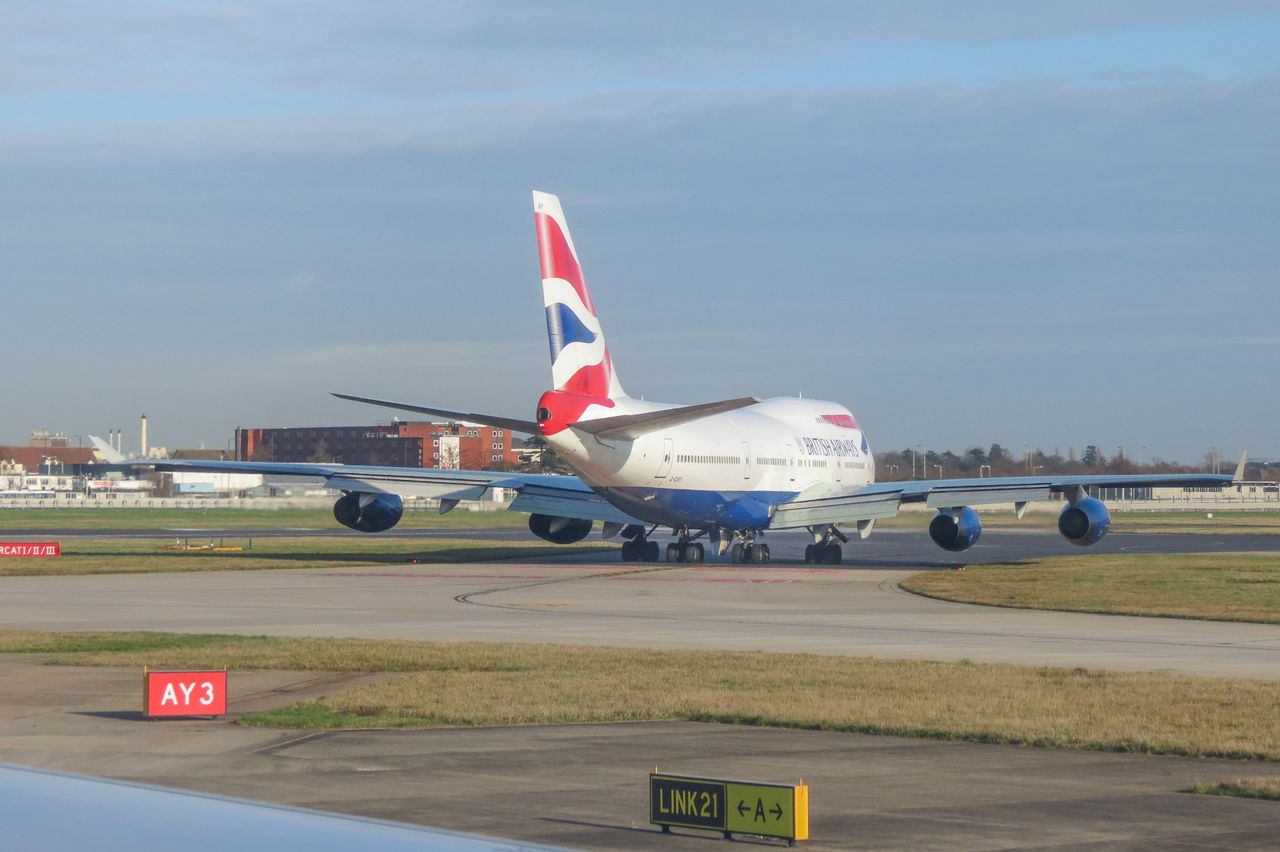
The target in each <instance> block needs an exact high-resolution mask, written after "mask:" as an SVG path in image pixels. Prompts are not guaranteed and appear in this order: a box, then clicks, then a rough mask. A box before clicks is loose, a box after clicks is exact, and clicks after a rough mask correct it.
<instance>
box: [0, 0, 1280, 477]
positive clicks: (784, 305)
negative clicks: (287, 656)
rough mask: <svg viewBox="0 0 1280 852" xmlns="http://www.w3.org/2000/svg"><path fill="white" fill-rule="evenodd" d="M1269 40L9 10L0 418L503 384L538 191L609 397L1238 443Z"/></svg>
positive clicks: (45, 423)
mask: <svg viewBox="0 0 1280 852" xmlns="http://www.w3.org/2000/svg"><path fill="white" fill-rule="evenodd" d="M690 7H692V8H690ZM1276 44H1280V3H1234V2H1217V3H1190V2H1176V1H1175V2H1147V3H1127V4H1126V3H1102V2H1087V0H1084V2H1074V3H1034V4H1029V3H1017V2H1009V3H980V2H979V3H970V4H963V5H958V4H953V3H943V2H918V3H899V4H849V3H834V2H833V3H814V4H799V5H791V6H787V7H786V8H785V9H783V8H781V7H778V6H777V5H776V4H752V3H708V4H676V3H655V4H648V5H647V6H646V7H645V12H644V14H643V15H638V14H629V13H625V12H622V11H620V10H617V9H615V8H613V7H611V6H609V5H607V4H598V5H596V6H591V7H588V8H585V9H584V8H578V7H577V6H576V4H558V3H539V4H510V5H486V6H478V5H475V4H464V3H388V4H377V6H376V7H374V8H371V9H365V8H360V7H358V6H352V5H351V4H339V3H329V4H327V3H319V2H318V3H269V2H268V3H254V4H247V5H241V6H237V5H234V4H222V3H207V4H199V3H192V4H187V3H171V2H154V3H138V2H134V3H128V2H126V3H121V4H114V5H111V6H109V7H107V6H101V5H100V4H95V3H76V2H70V3H63V4H57V5H56V6H53V5H50V4H44V5H40V6H30V7H20V8H17V9H12V10H9V12H8V13H7V19H6V27H5V28H4V29H3V31H0V49H2V50H3V51H4V55H5V57H6V60H7V61H6V63H5V64H4V66H3V67H0V119H2V121H3V127H4V132H3V134H0V149H2V150H0V154H2V155H3V160H0V162H3V163H4V165H3V166H2V167H0V188H2V189H3V191H2V192H0V206H2V209H3V221H4V222H5V227H4V228H3V229H0V256H2V257H3V258H4V260H5V263H4V269H5V281H4V287H3V291H2V292H3V299H4V304H5V308H6V310H5V315H6V317H8V318H10V322H9V323H7V324H6V325H7V329H6V332H5V338H4V339H5V341H6V348H7V349H8V351H9V352H10V353H11V354H10V357H9V359H8V363H9V364H10V369H11V371H12V372H11V375H12V376H13V380H12V383H11V384H9V388H10V390H11V392H12V391H15V390H16V391H18V392H19V396H20V399H21V403H20V404H9V405H5V406H3V407H0V441H20V440H22V439H23V438H24V437H25V435H26V434H27V433H28V432H29V431H30V430H32V429H36V428H48V429H61V430H64V431H67V432H70V433H79V434H85V433H89V432H93V433H105V432H106V431H107V429H109V428H112V427H124V428H125V429H127V430H128V431H129V433H130V434H132V433H133V432H134V431H135V423H136V419H137V416H138V414H139V413H141V412H142V411H146V412H147V413H148V415H149V416H150V419H151V423H152V429H151V434H152V438H153V441H154V442H157V443H160V444H163V445H166V446H169V447H176V446H193V445H199V444H200V443H202V442H203V443H205V444H207V445H209V446H222V445H225V443H226V441H227V439H228V437H229V436H230V433H231V430H232V429H233V428H234V427H235V426H236V425H310V424H322V423H358V422H372V421H373V420H376V419H377V418H380V417H381V416H382V415H381V413H380V412H377V411H371V410H366V409H362V408H361V407H358V406H355V405H353V404H351V403H346V402H341V401H338V400H332V399H330V398H329V397H328V396H327V395H326V392H327V391H329V390H339V391H345V392H353V393H361V394H364V393H367V394H369V395H372V396H384V397H392V398H398V399H405V400H408V401H419V402H424V403H433V404H441V405H456V406H458V407H460V408H470V409H472V410H482V411H493V412H495V413H503V414H514V415H523V414H526V413H527V412H528V410H529V409H530V407H531V406H532V405H533V404H534V402H535V400H536V398H537V395H538V393H539V392H540V391H541V390H542V389H543V388H544V387H545V386H546V384H547V382H548V379H549V369H548V364H547V357H546V343H545V330H544V328H543V325H542V311H541V302H540V294H539V291H538V280H537V263H536V255H535V252H534V242H533V229H532V223H531V215H530V202H529V195H528V191H529V190H530V189H532V188H538V189H543V190H546V191H552V192H557V193H559V194H560V195H561V197H562V199H563V201H564V205H565V209H566V213H567V215H568V219H569V222H570V225H571V227H572V229H573V232H574V237H575V241H576V242H577V245H578V248H579V251H580V252H581V254H582V256H583V263H584V269H585V271H586V274H587V278H588V281H589V282H590V284H591V287H592V291H593V295H594V296H595V301H596V304H597V307H598V308H599V309H600V311H601V314H602V319H603V322H604V326H605V329H606V332H607V334H608V338H609V343H610V347H611V349H612V352H613V356H614V361H615V364H616V366H617V368H618V371H619V375H620V376H621V378H622V380H623V382H624V383H625V385H626V387H627V389H628V390H629V391H630V392H632V393H634V394H637V395H641V394H643V395H645V396H646V397H648V398H650V399H664V400H670V401H673V402H696V401H704V400H709V399H714V398H721V397H731V396H737V395H741V394H744V393H755V394H757V395H762V396H770V395H783V394H794V393H799V392H803V393H804V394H805V395H806V396H820V397H826V398H829V399H834V400H837V401H840V402H842V403H845V404H847V405H848V406H849V407H850V408H852V409H853V411H854V412H855V413H856V414H857V415H858V416H859V419H860V420H861V421H862V423H863V425H864V427H865V428H866V429H867V430H868V432H869V435H870V438H871V441H872V444H873V446H875V447H877V448H880V449H888V448H900V447H905V446H908V445H914V444H925V445H927V446H930V447H938V448H942V447H946V448H952V449H957V450H959V449H963V448H964V447H965V446H968V445H971V444H975V443H982V444H986V443H989V442H991V441H993V440H994V441H999V442H1001V443H1003V444H1005V445H1007V446H1012V447H1014V448H1021V447H1022V446H1023V445H1024V444H1026V443H1032V444H1035V445H1039V446H1041V447H1043V448H1045V449H1046V450H1051V449H1053V448H1055V447H1056V448H1059V449H1061V450H1062V451H1063V452H1064V453H1065V452H1066V450H1067V448H1068V447H1075V448H1076V449H1077V450H1079V449H1080V448H1081V447H1083V446H1084V445H1085V444H1089V443H1093V444H1098V445H1100V446H1102V447H1103V448H1104V451H1107V452H1109V453H1110V452H1114V451H1115V447H1116V446H1118V445H1124V446H1125V447H1126V448H1127V449H1128V451H1129V454H1130V455H1134V452H1133V450H1134V448H1136V447H1139V446H1146V447H1147V450H1146V452H1145V457H1146V458H1153V457H1157V456H1163V457H1165V458H1168V459H1181V460H1185V461H1198V460H1199V459H1200V457H1201V456H1202V455H1203V454H1204V453H1205V451H1206V450H1207V449H1208V448H1209V447H1210V446H1217V447H1221V448H1223V449H1224V451H1228V452H1230V451H1231V450H1234V449H1238V448H1240V447H1245V446H1247V447H1248V448H1249V449H1250V450H1251V451H1252V452H1253V453H1255V454H1257V455H1270V456H1278V455H1280V439H1278V436H1277V430H1276V428H1275V424H1276V423H1277V421H1278V420H1280V417H1278V415H1280V403H1278V402H1277V400H1276V394H1275V392H1274V390H1273V388H1272V385H1273V384H1274V378H1273V377H1274V374H1275V372H1276V368H1277V367H1278V366H1280V329H1277V326H1276V316H1277V310H1276V309H1277V308H1280V286H1278V285H1280V281H1278V280H1277V270H1280V241H1277V239H1276V235H1277V233H1280V227H1278V226H1280V194H1277V192H1276V189H1275V188H1276V187H1277V186H1280V174H1278V172H1280V169H1278V166H1280V53H1277V52H1276V50H1275V48H1274V45H1276ZM13 318H21V320H20V321H19V322H13V321H12V320H13ZM10 398H11V399H16V398H19V397H18V396H11V397H10ZM135 440H136V439H135Z"/></svg>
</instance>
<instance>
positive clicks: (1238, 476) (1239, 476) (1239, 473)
mask: <svg viewBox="0 0 1280 852" xmlns="http://www.w3.org/2000/svg"><path fill="white" fill-rule="evenodd" d="M1248 463H1249V451H1248V450H1241V451H1240V462H1239V463H1238V464H1237V465H1236V473H1235V476H1233V477H1231V481H1232V482H1244V469H1245V465H1247V464H1248Z"/></svg>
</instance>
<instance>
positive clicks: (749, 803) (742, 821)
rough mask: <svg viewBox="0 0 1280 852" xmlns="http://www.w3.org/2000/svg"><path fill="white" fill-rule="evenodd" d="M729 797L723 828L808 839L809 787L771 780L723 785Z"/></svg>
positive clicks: (746, 832)
mask: <svg viewBox="0 0 1280 852" xmlns="http://www.w3.org/2000/svg"><path fill="white" fill-rule="evenodd" d="M725 787H726V794H727V795H728V798H729V811H728V814H727V817H728V820H727V821H726V823H725V831H728V832H729V833H730V834H759V835H763V836H765V837H786V838H788V839H791V840H808V839H809V788H808V787H807V786H803V785H802V786H798V787H778V786H775V785H773V784H738V783H734V782H730V783H728V784H726V785H725Z"/></svg>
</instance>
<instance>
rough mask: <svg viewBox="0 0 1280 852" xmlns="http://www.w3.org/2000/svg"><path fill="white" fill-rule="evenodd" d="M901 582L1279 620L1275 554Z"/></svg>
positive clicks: (992, 601)
mask: <svg viewBox="0 0 1280 852" xmlns="http://www.w3.org/2000/svg"><path fill="white" fill-rule="evenodd" d="M902 587H903V588H904V589H907V590H908V591H911V592H915V593H916V594H921V595H927V596H929V597H934V598H941V599H943V600H949V601H959V602H961V603H977V604H987V605H989V606H1008V607H1024V608H1028V609H1053V610H1066V611H1072V612H1099V613H1114V614H1120V615H1152V616H1166V617H1170V618H1199V619H1209V620H1214V621H1256V622H1262V623H1267V624H1280V553H1277V554H1269V553H1210V554H1199V553H1179V554H1125V553H1108V554H1097V555H1090V556H1060V557H1053V558H1049V559H1036V560H1030V561H1026V562H1017V563H1008V564H1001V565H973V566H969V567H968V568H967V569H966V570H964V571H931V572H925V573H922V574H916V575H915V576H913V577H910V578H908V579H907V580H905V581H904V582H903V583H902Z"/></svg>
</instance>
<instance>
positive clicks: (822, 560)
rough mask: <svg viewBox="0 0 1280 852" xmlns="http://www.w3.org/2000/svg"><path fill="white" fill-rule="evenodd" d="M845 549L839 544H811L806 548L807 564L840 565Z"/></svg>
mask: <svg viewBox="0 0 1280 852" xmlns="http://www.w3.org/2000/svg"><path fill="white" fill-rule="evenodd" d="M842 559H844V551H843V550H841V548H840V545H838V544H834V543H832V544H811V545H809V546H808V547H806V548H805V549H804V562H805V564H806V565H839V564H840V562H841V560H842Z"/></svg>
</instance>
